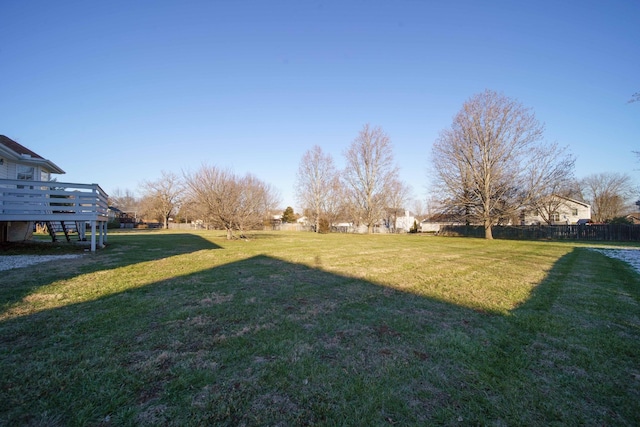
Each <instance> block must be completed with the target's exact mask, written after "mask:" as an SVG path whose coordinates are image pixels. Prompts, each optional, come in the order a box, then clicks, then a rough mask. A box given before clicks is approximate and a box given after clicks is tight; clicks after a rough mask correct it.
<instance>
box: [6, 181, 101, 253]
mask: <svg viewBox="0 0 640 427" xmlns="http://www.w3.org/2000/svg"><path fill="white" fill-rule="evenodd" d="M107 198H108V196H107V194H106V193H105V192H104V190H102V188H100V186H99V185H98V184H73V183H68V182H55V181H26V180H15V179H0V221H36V222H44V221H76V222H89V223H90V225H91V250H92V251H95V237H96V226H97V227H98V228H99V233H100V235H99V237H100V244H102V243H103V238H104V237H106V222H107V221H108V216H107V210H108V205H107Z"/></svg>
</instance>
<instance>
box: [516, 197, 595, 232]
mask: <svg viewBox="0 0 640 427" xmlns="http://www.w3.org/2000/svg"><path fill="white" fill-rule="evenodd" d="M590 219H591V205H589V204H588V203H585V202H581V201H579V200H575V199H570V198H568V197H563V196H555V195H554V196H551V199H549V200H548V201H547V202H545V203H541V204H540V205H539V206H538V207H537V208H536V209H530V210H526V211H522V215H521V217H520V220H521V225H538V224H550V225H572V224H577V223H578V221H579V220H590Z"/></svg>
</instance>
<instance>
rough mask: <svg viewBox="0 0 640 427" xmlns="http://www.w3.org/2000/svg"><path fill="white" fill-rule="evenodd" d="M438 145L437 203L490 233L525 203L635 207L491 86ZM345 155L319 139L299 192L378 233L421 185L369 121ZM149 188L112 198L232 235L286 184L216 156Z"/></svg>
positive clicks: (435, 207) (315, 213)
mask: <svg viewBox="0 0 640 427" xmlns="http://www.w3.org/2000/svg"><path fill="white" fill-rule="evenodd" d="M431 154H432V156H431V165H430V173H431V178H432V185H433V187H432V190H431V193H432V194H431V198H430V200H431V202H430V203H429V205H430V206H431V210H432V213H436V212H437V213H438V214H439V215H441V216H446V217H448V218H452V219H455V220H456V221H462V222H465V223H469V224H471V223H473V224H481V225H483V227H484V230H485V237H486V238H488V239H491V238H492V237H493V235H492V227H493V226H495V225H499V224H505V223H514V222H515V223H517V218H518V216H519V214H520V212H522V211H523V210H527V209H528V210H535V211H537V212H538V213H539V214H540V215H541V216H542V217H543V218H544V219H545V220H547V221H548V222H551V218H552V216H553V213H554V212H555V210H556V209H557V208H558V203H560V201H559V199H558V197H556V196H561V197H566V198H572V199H576V200H579V201H585V202H587V203H589V204H590V205H591V207H592V219H593V220H594V221H596V222H606V221H611V220H613V219H615V218H617V217H621V216H622V215H624V214H626V213H628V211H629V210H630V208H629V200H630V199H631V198H632V197H635V196H636V195H637V189H636V188H634V186H633V184H632V180H631V177H630V176H629V175H627V174H622V173H594V174H591V175H589V176H587V177H585V178H583V179H581V180H577V179H575V177H574V165H575V156H574V155H573V154H571V153H570V152H569V151H568V149H567V148H566V147H562V146H560V145H559V144H557V143H552V142H548V141H546V140H545V138H544V126H543V125H542V124H541V123H540V122H539V121H538V120H537V119H536V117H535V114H534V113H533V111H532V110H531V109H530V108H527V107H525V106H523V105H522V104H520V103H519V102H517V101H516V100H514V99H511V98H508V97H506V96H504V95H503V94H499V93H497V92H494V91H490V90H487V91H485V92H482V93H479V94H476V95H474V96H472V97H471V98H470V99H469V100H467V101H466V102H465V103H464V104H463V106H462V108H461V110H460V111H459V112H458V113H457V114H456V116H455V117H454V118H453V122H452V124H451V125H450V126H449V127H448V128H446V129H444V130H442V131H441V132H440V135H439V137H438V138H437V140H436V141H435V142H434V144H433V146H432V150H431ZM343 155H344V163H345V168H344V169H343V170H338V169H337V168H336V166H335V162H334V159H333V157H332V156H331V154H329V153H326V152H324V151H323V150H322V148H321V147H319V146H314V147H312V148H310V149H309V150H308V151H306V152H305V153H304V155H303V156H302V158H301V160H300V163H299V166H298V170H297V174H296V181H295V196H296V200H297V202H298V203H299V205H300V206H301V207H302V208H303V214H304V215H305V216H306V217H307V219H308V220H309V221H310V223H311V224H312V225H313V227H312V228H313V230H314V231H316V232H323V231H329V230H330V227H331V225H332V224H335V223H337V222H349V223H351V224H354V225H361V226H366V228H367V230H368V232H369V233H371V232H372V231H373V229H374V227H376V226H378V225H383V226H385V227H388V228H390V229H393V228H394V227H395V222H396V219H397V217H398V216H399V215H401V214H402V213H404V211H405V209H406V207H407V204H408V203H409V199H410V197H411V188H410V186H409V185H407V184H406V183H404V182H403V181H401V180H400V179H399V169H398V166H397V165H396V163H395V161H394V155H393V146H392V142H391V138H390V137H389V135H388V134H387V133H386V132H385V131H384V130H383V129H382V128H381V127H376V126H371V125H369V124H366V125H364V126H363V127H362V129H361V130H360V132H359V133H358V135H357V136H356V137H355V139H354V140H353V141H352V142H351V145H350V146H349V147H348V148H347V150H346V151H345V152H344V154H343ZM141 190H142V194H143V196H142V198H141V199H139V200H137V199H136V198H135V197H134V196H133V195H132V193H131V192H130V191H125V192H124V193H122V192H120V191H119V190H117V191H116V192H115V193H114V194H113V195H112V200H111V203H112V204H113V205H115V206H117V207H119V208H121V210H125V211H131V210H132V209H135V210H136V211H137V212H139V213H140V214H142V215H145V216H148V217H152V218H156V219H158V220H159V221H161V222H162V223H163V224H164V226H165V227H168V222H169V218H171V217H174V216H179V217H181V218H184V219H185V221H186V220H187V219H188V218H190V219H191V220H194V219H198V220H201V221H204V222H205V223H206V224H207V225H208V226H212V227H216V228H219V229H223V230H226V232H227V237H228V238H232V237H233V235H234V232H236V231H237V232H239V233H243V232H245V231H246V230H250V229H253V228H261V227H262V226H263V225H264V224H265V222H266V221H269V218H270V215H271V214H272V213H273V212H274V211H275V210H276V209H277V208H278V204H279V203H280V199H279V194H278V192H277V191H276V190H275V189H274V188H273V187H271V186H270V185H269V184H267V183H265V182H263V181H261V180H260V179H258V178H257V177H255V176H253V175H251V174H247V175H244V176H240V175H237V174H235V173H233V172H232V171H230V170H226V169H221V168H219V167H216V166H209V165H202V166H201V167H200V169H198V170H197V171H195V172H183V173H182V175H177V174H174V173H171V172H165V171H163V172H162V173H161V177H160V178H159V179H158V180H155V181H146V182H144V183H143V184H142V188H141ZM289 209H290V208H289ZM289 216H290V215H288V217H289Z"/></svg>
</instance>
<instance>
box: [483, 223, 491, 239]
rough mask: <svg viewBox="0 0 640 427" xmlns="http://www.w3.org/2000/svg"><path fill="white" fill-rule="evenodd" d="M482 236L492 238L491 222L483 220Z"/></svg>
mask: <svg viewBox="0 0 640 427" xmlns="http://www.w3.org/2000/svg"><path fill="white" fill-rule="evenodd" d="M484 238H485V239H488V240H493V233H492V232H491V222H489V221H485V222H484Z"/></svg>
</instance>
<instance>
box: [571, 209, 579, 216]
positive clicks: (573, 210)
mask: <svg viewBox="0 0 640 427" xmlns="http://www.w3.org/2000/svg"><path fill="white" fill-rule="evenodd" d="M571 215H573V216H578V209H575V208H574V209H571Z"/></svg>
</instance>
